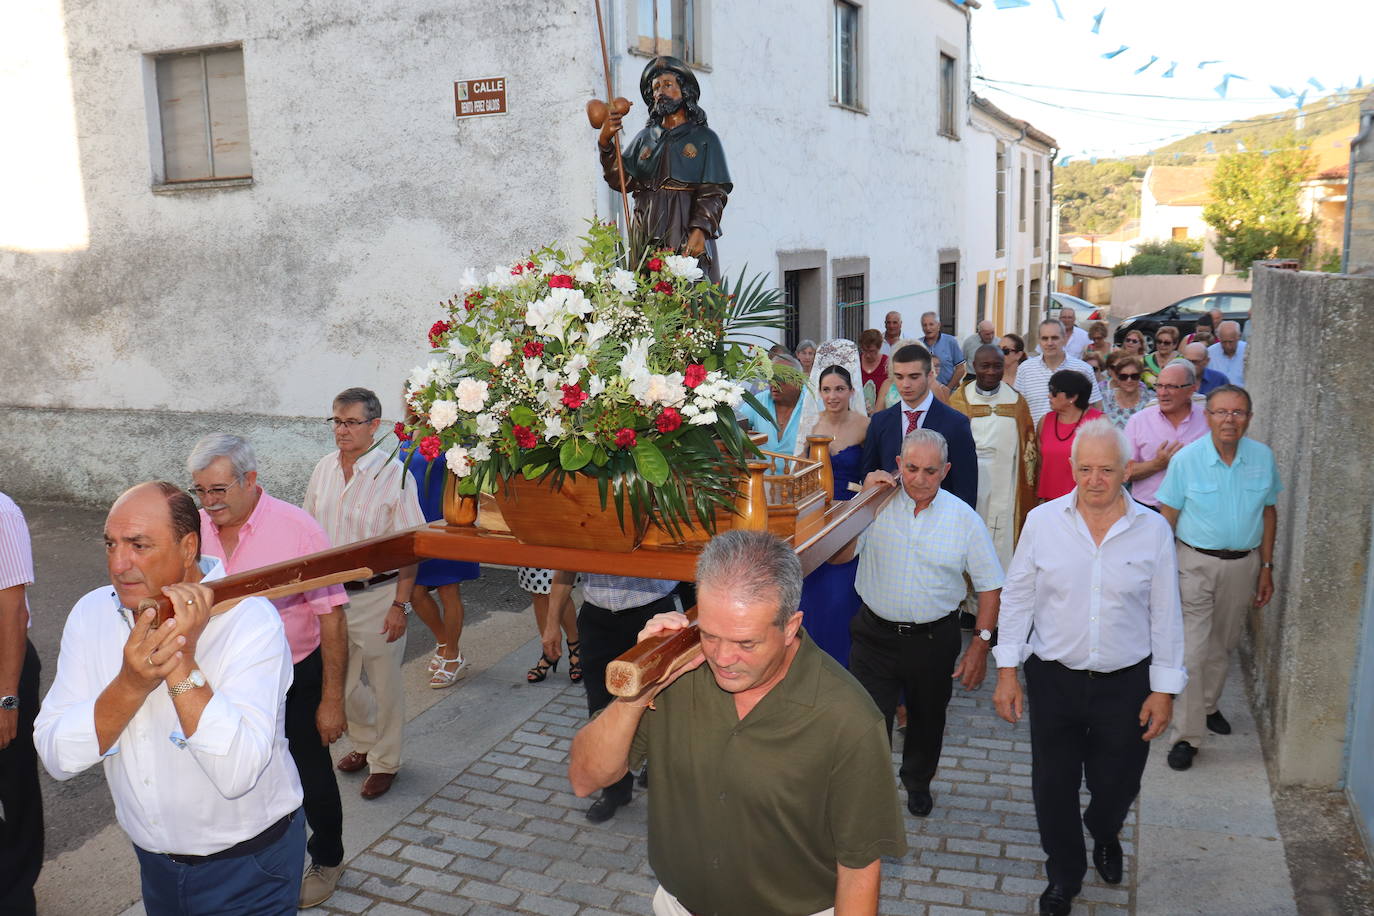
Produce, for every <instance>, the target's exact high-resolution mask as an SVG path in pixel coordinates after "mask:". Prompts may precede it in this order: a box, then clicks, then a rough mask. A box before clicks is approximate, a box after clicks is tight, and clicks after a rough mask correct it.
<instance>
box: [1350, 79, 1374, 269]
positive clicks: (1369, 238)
mask: <svg viewBox="0 0 1374 916" xmlns="http://www.w3.org/2000/svg"><path fill="white" fill-rule="evenodd" d="M1360 131H1361V133H1362V134H1363V139H1362V140H1361V141H1360V142H1359V143H1357V144H1354V145H1353V147H1352V151H1353V153H1354V157H1353V158H1354V160H1355V173H1354V180H1353V181H1352V182H1351V183H1350V186H1349V191H1348V193H1349V201H1348V202H1347V204H1346V211H1345V218H1346V221H1347V222H1348V223H1349V229H1348V230H1347V231H1348V232H1349V234H1350V250H1349V252H1347V255H1348V262H1347V264H1346V267H1345V269H1346V270H1347V271H1349V272H1350V273H1352V274H1360V275H1361V276H1371V275H1374V91H1371V92H1370V93H1369V94H1368V95H1366V96H1365V97H1364V101H1362V102H1361V103H1360Z"/></svg>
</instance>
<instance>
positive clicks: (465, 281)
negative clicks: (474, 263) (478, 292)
mask: <svg viewBox="0 0 1374 916" xmlns="http://www.w3.org/2000/svg"><path fill="white" fill-rule="evenodd" d="M481 285H482V284H481V283H479V282H477V271H476V270H475V269H474V268H471V267H469V268H468V269H467V270H465V271H463V277H462V279H460V280H459V281H458V288H459V289H460V290H462V291H463V292H465V293H466V292H469V291H471V290H474V289H476V288H477V287H479V286H481Z"/></svg>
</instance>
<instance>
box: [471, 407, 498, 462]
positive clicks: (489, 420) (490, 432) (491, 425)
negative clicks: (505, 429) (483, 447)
mask: <svg viewBox="0 0 1374 916" xmlns="http://www.w3.org/2000/svg"><path fill="white" fill-rule="evenodd" d="M500 428H501V424H500V422H499V421H498V420H497V419H496V418H495V417H493V416H492V415H491V414H489V413H479V414H478V415H477V435H479V436H494V435H496V431H497V430H499V429H500ZM479 447H480V446H479ZM478 460H481V459H478Z"/></svg>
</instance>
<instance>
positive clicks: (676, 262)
mask: <svg viewBox="0 0 1374 916" xmlns="http://www.w3.org/2000/svg"><path fill="white" fill-rule="evenodd" d="M663 266H664V267H665V268H666V269H667V271H668V273H670V274H672V275H673V276H675V277H681V278H682V279H684V280H687V281H688V282H691V283H695V282H696V281H698V280H700V279H701V278H702V277H703V276H705V274H704V273H703V272H702V269H701V267H700V266H699V265H698V264H697V259H696V258H690V257H687V256H686V255H681V254H667V255H664V256H663Z"/></svg>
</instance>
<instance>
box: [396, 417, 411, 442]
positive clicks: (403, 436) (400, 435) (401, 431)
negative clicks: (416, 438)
mask: <svg viewBox="0 0 1374 916" xmlns="http://www.w3.org/2000/svg"><path fill="white" fill-rule="evenodd" d="M396 438H397V439H400V440H401V441H402V442H409V441H410V439H411V435H410V433H408V432H406V425H405V424H404V423H402V422H401V421H400V420H397V421H396Z"/></svg>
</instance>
